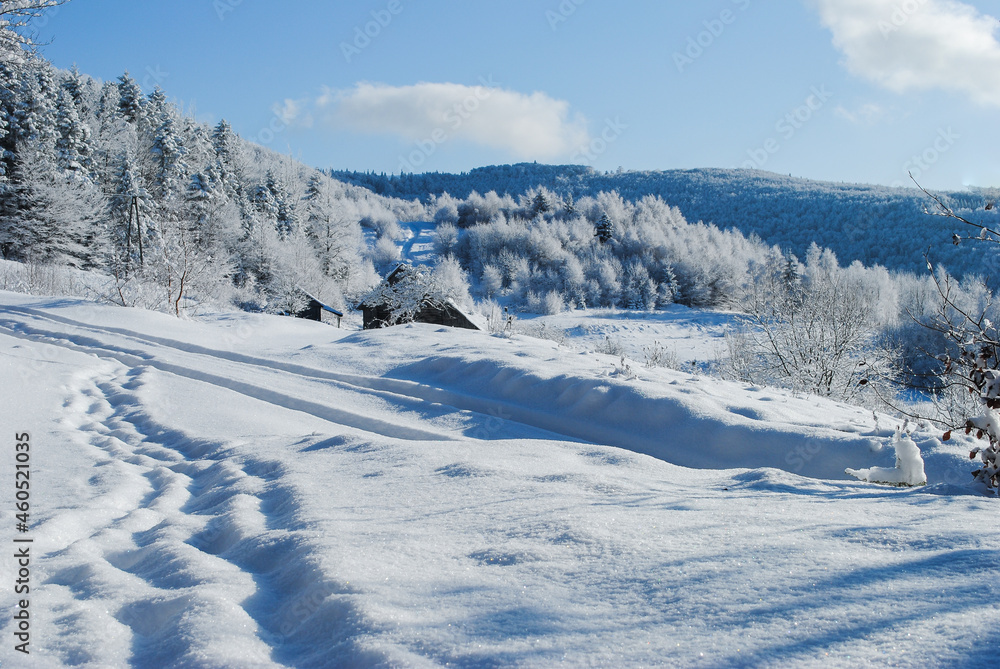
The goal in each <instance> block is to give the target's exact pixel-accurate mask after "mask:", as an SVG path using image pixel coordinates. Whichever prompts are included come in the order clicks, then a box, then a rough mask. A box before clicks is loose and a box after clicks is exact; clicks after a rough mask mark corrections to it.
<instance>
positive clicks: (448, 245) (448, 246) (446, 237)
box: [433, 223, 458, 258]
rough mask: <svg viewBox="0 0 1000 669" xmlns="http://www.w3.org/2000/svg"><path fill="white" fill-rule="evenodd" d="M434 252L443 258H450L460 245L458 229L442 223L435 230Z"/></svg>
mask: <svg viewBox="0 0 1000 669" xmlns="http://www.w3.org/2000/svg"><path fill="white" fill-rule="evenodd" d="M433 237H434V252H435V253H437V254H438V255H439V256H441V257H442V258H443V257H445V256H450V255H452V254H453V253H454V251H455V246H456V245H457V244H458V228H457V227H455V226H454V225H452V224H451V223H441V224H438V226H437V227H436V228H435V229H434V233H433Z"/></svg>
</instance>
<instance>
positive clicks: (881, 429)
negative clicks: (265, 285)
mask: <svg viewBox="0 0 1000 669" xmlns="http://www.w3.org/2000/svg"><path fill="white" fill-rule="evenodd" d="M672 313H673V316H671V315H670V314H669V313H668V314H666V315H660V316H657V317H652V316H651V317H648V318H646V319H645V320H639V321H635V322H629V321H626V320H623V319H622V318H620V316H616V315H614V314H603V315H602V314H596V315H594V316H593V317H592V318H589V319H588V318H583V320H580V319H581V316H580V315H579V314H577V315H573V314H568V315H563V316H557V317H549V319H550V320H551V323H552V325H551V326H552V327H553V328H558V329H560V330H569V332H570V335H571V338H573V339H579V341H572V342H569V344H572V345H565V344H564V345H560V344H559V343H557V342H553V341H548V340H540V339H533V338H529V337H524V336H515V337H513V338H510V339H505V338H500V337H491V336H488V335H486V334H482V333H474V332H465V331H458V330H451V329H447V328H438V327H435V326H426V325H413V326H403V327H397V328H392V329H389V330H383V331H376V332H358V331H355V330H337V329H334V328H332V327H329V326H326V325H320V324H314V323H309V322H303V321H296V320H292V319H283V318H278V317H265V316H253V315H246V314H220V315H216V316H205V317H202V318H200V319H199V320H198V321H182V320H178V319H176V318H172V317H169V316H165V315H161V314H156V313H150V312H143V311H138V310H127V309H117V308H112V307H101V306H95V305H93V304H90V303H86V302H81V301H76V300H71V299H42V298H33V297H26V296H23V295H15V294H12V293H0V360H2V362H0V370H2V373H3V383H2V384H0V398H2V402H3V407H4V409H3V413H2V419H0V422H2V430H0V435H3V437H2V438H3V439H6V440H7V443H6V444H5V445H4V446H3V449H2V452H3V453H5V454H6V455H3V456H0V457H4V458H6V463H5V464H4V465H3V466H2V467H0V471H2V473H3V477H2V480H0V491H2V492H0V518H3V519H4V522H5V523H6V525H7V528H8V530H7V534H6V536H7V539H6V541H7V542H8V546H7V549H5V550H4V554H5V555H7V556H8V557H6V558H3V557H0V592H2V593H3V594H2V607H3V611H4V619H3V622H2V625H3V630H2V638H3V644H2V646H0V662H2V663H3V666H26V667H33V666H39V667H48V666H63V665H74V666H94V667H105V666H129V665H131V666H135V667H156V666H178V667H180V666H183V667H192V666H204V667H258V666H260V667H264V666H267V667H272V666H290V667H370V666H387V667H407V666H413V667H430V666H446V665H452V666H472V667H498V666H532V667H535V666H556V665H560V666H569V667H581V666H694V667H700V666H704V667H739V666H753V667H760V666H774V667H785V666H817V667H819V666H822V667H831V666H833V667H836V666H842V667H858V666H910V667H955V666H967V667H982V666H992V665H993V664H994V663H995V662H996V650H995V641H996V638H997V634H998V633H1000V610H998V604H997V601H998V594H1000V585H998V584H997V580H996V577H995V575H996V573H997V571H998V569H1000V538H998V536H997V533H996V531H995V525H996V514H997V508H998V507H997V501H996V500H995V499H991V498H987V497H984V496H981V495H980V494H979V493H978V492H977V491H976V490H975V489H973V488H972V487H971V485H969V483H968V482H969V481H970V480H971V477H970V476H969V471H970V469H971V467H970V463H969V461H968V447H967V446H968V445H967V443H965V442H962V441H960V440H956V441H954V442H949V443H947V444H944V443H942V442H940V441H938V439H937V438H936V435H935V433H934V432H932V431H927V430H924V431H920V430H918V431H917V432H916V433H915V434H914V435H913V439H914V442H915V443H916V444H917V445H918V446H919V447H920V449H921V451H922V453H923V457H924V460H925V465H926V473H927V476H928V479H929V484H928V485H927V486H924V487H919V488H909V489H900V488H887V487H879V486H875V485H871V484H867V483H861V482H859V481H856V480H853V479H850V477H848V476H847V475H846V474H845V473H844V469H845V468H848V467H850V468H855V469H864V468H871V467H892V466H893V464H894V457H895V456H894V451H893V449H892V448H891V447H890V444H891V441H892V435H893V432H894V429H895V427H896V426H897V425H898V423H897V422H895V421H894V420H892V419H891V418H890V417H887V416H879V417H875V416H873V414H872V413H871V412H870V411H865V410H862V409H858V408H855V407H847V406H843V405H839V404H835V403H832V402H827V401H823V400H820V399H816V398H811V397H798V396H794V395H792V394H790V393H787V392H784V391H775V390H770V389H762V388H753V387H748V386H744V385H740V384H730V383H724V382H720V381H718V380H714V379H710V378H707V377H697V376H691V375H688V374H686V373H683V372H675V371H670V370H666V369H646V368H644V367H642V365H641V364H638V363H632V373H626V372H623V370H622V369H620V358H617V357H613V356H606V355H601V354H597V353H594V352H593V349H594V345H593V344H594V341H599V340H600V339H601V338H603V336H606V335H607V334H611V333H613V334H615V335H616V336H617V337H620V338H621V339H622V340H623V342H624V343H625V344H626V345H628V346H630V347H632V349H630V350H635V347H638V348H639V350H641V348H642V347H643V346H648V345H649V344H650V343H651V341H652V340H658V341H659V340H663V339H669V340H670V341H671V342H672V344H671V345H674V346H676V347H677V348H678V355H679V356H680V357H681V358H682V359H697V358H698V356H699V355H701V353H699V351H702V352H703V351H705V350H709V349H711V347H713V346H715V345H716V343H714V342H712V341H711V340H712V339H717V338H718V331H719V330H718V329H719V328H721V326H722V325H723V322H722V321H724V319H725V317H724V316H719V315H715V314H701V315H700V314H698V313H697V312H681V311H677V312H672ZM574 318H576V319H577V320H576V321H573V320H572V319H574ZM605 330H607V332H605ZM699 332H701V333H703V334H704V335H705V336H706V338H705V339H703V340H701V343H700V344H699V343H697V342H698V336H697V333H699ZM574 333H575V334H576V335H578V337H577V336H573V335H574ZM685 333H687V334H685ZM587 337H590V338H592V339H587ZM687 340H690V341H687ZM706 342H707V343H706ZM662 343H664V344H666V343H667V342H666V341H664V342H662ZM689 352H690V353H689ZM638 360H639V361H641V360H642V358H641V357H639V358H638ZM23 432H29V433H30V436H31V439H30V443H31V451H30V453H31V460H30V465H31V498H30V499H31V511H30V513H31V528H30V532H28V533H24V534H20V533H17V532H15V523H16V519H15V508H14V504H15V500H14V496H15V495H14V493H15V489H14V465H15V443H16V442H15V435H16V434H18V433H23ZM17 538H22V539H23V538H30V539H32V540H33V543H31V544H30V551H31V556H32V559H31V562H30V588H31V592H30V606H29V611H30V650H31V655H30V656H29V657H25V656H23V655H22V654H20V653H18V652H17V651H15V649H14V647H15V644H16V643H18V641H17V639H16V637H15V636H14V633H15V631H17V621H15V620H13V618H12V616H13V614H14V612H15V611H16V610H18V605H17V601H18V599H19V597H20V596H18V595H15V594H14V585H15V581H16V580H17V578H18V565H17V563H16V560H15V559H14V558H13V557H12V556H13V555H14V552H15V548H14V546H15V544H14V543H13V540H14V539H17ZM17 545H18V546H23V545H24V544H17Z"/></svg>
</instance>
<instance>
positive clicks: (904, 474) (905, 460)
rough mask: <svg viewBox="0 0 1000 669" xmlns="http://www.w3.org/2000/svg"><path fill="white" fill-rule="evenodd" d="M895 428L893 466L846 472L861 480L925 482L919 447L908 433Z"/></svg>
mask: <svg viewBox="0 0 1000 669" xmlns="http://www.w3.org/2000/svg"><path fill="white" fill-rule="evenodd" d="M903 430H904V429H903V428H900V429H898V430H896V436H895V438H894V439H893V446H895V448H896V466H895V467H892V468H890V467H869V468H868V469H847V470H846V471H847V473H848V474H850V475H851V476H853V477H855V478H857V479H860V480H862V481H868V482H869V483H881V484H885V485H897V486H917V485H924V484H926V483H927V475H926V474H925V473H924V459H923V457H921V455H920V448H919V447H918V446H917V445H916V443H914V441H913V440H912V439H910V435H909V434H907V433H906V432H904V431H903Z"/></svg>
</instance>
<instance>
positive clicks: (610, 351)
mask: <svg viewBox="0 0 1000 669" xmlns="http://www.w3.org/2000/svg"><path fill="white" fill-rule="evenodd" d="M595 350H596V351H597V352H598V353H603V354H604V355H615V356H622V355H625V346H624V345H623V344H622V341H621V339H618V338H617V337H612V336H611V335H607V336H605V337H604V341H602V342H601V343H600V344H598V345H597V348H596V349H595Z"/></svg>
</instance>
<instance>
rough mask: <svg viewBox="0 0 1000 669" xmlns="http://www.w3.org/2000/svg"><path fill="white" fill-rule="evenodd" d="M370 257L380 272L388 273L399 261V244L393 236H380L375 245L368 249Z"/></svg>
mask: <svg viewBox="0 0 1000 669" xmlns="http://www.w3.org/2000/svg"><path fill="white" fill-rule="evenodd" d="M368 259H369V260H371V262H372V264H373V265H374V266H375V270H376V271H377V272H378V273H379V274H387V273H388V272H389V271H390V270H392V269H393V268H395V266H396V264H397V263H399V260H400V256H399V246H398V245H397V244H396V242H394V241H393V240H392V238H391V237H379V239H378V241H377V242H375V246H373V247H372V248H370V249H369V250H368Z"/></svg>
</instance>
